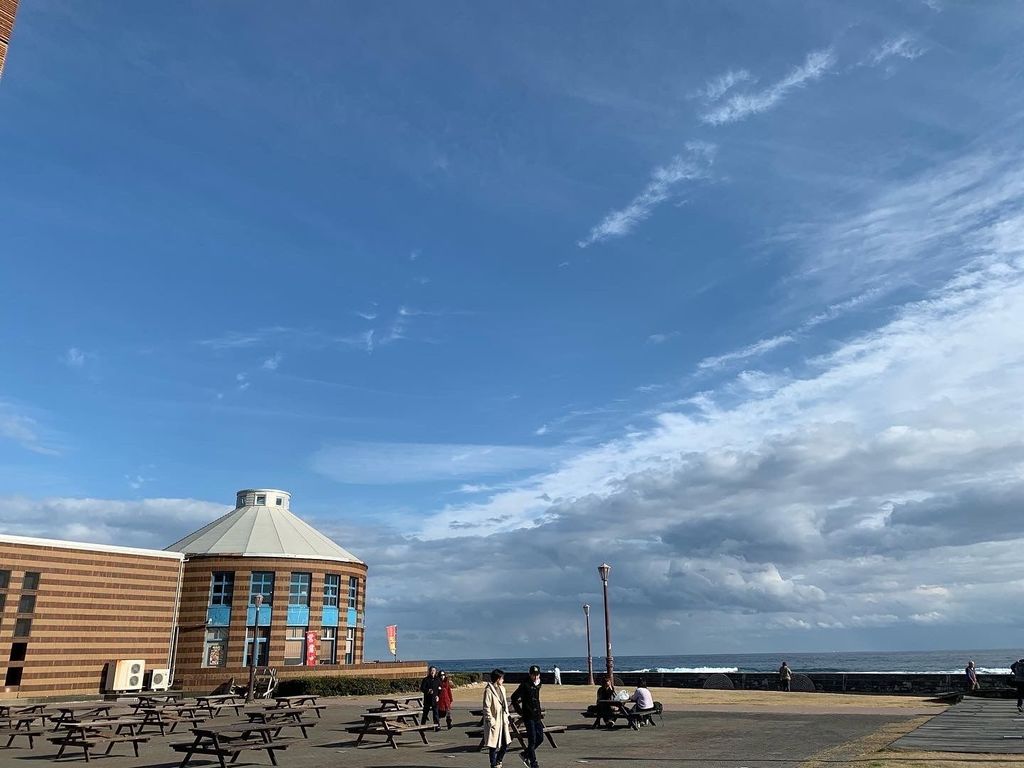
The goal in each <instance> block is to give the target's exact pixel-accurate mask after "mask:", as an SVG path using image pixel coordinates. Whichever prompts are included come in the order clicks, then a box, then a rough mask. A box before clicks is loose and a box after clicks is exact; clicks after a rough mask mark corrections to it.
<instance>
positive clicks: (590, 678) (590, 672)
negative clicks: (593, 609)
mask: <svg viewBox="0 0 1024 768" xmlns="http://www.w3.org/2000/svg"><path fill="white" fill-rule="evenodd" d="M583 615H584V616H586V617H587V685H591V686H592V685H593V684H594V654H593V653H592V652H591V650H590V606H589V605H587V604H586V603H584V604H583Z"/></svg>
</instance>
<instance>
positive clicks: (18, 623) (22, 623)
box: [13, 618, 32, 637]
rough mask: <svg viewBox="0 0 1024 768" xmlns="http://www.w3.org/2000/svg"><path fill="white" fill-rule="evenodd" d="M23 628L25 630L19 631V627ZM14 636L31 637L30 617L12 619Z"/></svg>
mask: <svg viewBox="0 0 1024 768" xmlns="http://www.w3.org/2000/svg"><path fill="white" fill-rule="evenodd" d="M23 627H24V628H25V629H26V631H24V632H22V631H20V630H21V628H23ZM13 636H14V637H32V619H26V618H21V619H15V620H14V635H13Z"/></svg>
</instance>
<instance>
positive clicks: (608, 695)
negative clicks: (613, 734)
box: [597, 677, 615, 728]
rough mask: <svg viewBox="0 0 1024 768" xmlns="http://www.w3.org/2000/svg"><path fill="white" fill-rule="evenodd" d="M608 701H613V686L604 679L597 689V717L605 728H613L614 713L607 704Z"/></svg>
mask: <svg viewBox="0 0 1024 768" xmlns="http://www.w3.org/2000/svg"><path fill="white" fill-rule="evenodd" d="M610 701H615V686H614V685H612V679H611V678H610V677H606V678H605V679H604V680H602V681H601V687H600V688H598V689H597V716H598V717H599V718H600V719H601V722H602V723H603V724H604V726H605V727H606V728H614V727H615V713H614V712H612V707H611V704H609V703H608V702H610Z"/></svg>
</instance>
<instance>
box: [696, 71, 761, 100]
mask: <svg viewBox="0 0 1024 768" xmlns="http://www.w3.org/2000/svg"><path fill="white" fill-rule="evenodd" d="M753 79H754V76H753V75H751V74H750V72H748V71H747V70H745V69H730V70H729V71H727V72H723V73H722V74H720V75H718V77H713V78H711V79H710V80H708V81H707V83H705V84H704V87H703V88H701V89H700V90H699V91H698V92H697V96H699V97H701V98H703V99H706V100H707V101H718V100H719V99H720V98H722V97H723V96H724V95H725V94H726V93H727V92H729V91H730V90H732V88H734V87H735V86H737V85H739V84H741V83H749V82H751V81H752V80H753Z"/></svg>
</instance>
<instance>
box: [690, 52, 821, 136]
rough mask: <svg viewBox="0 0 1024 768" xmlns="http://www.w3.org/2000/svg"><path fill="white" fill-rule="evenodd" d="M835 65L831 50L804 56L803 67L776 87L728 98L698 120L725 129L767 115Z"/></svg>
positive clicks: (798, 68)
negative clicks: (765, 113) (783, 100)
mask: <svg viewBox="0 0 1024 768" xmlns="http://www.w3.org/2000/svg"><path fill="white" fill-rule="evenodd" d="M835 63H836V56H835V54H834V53H833V51H832V49H831V48H824V49H822V50H820V51H812V52H811V53H809V54H807V58H806V59H805V60H804V63H803V64H801V65H800V66H798V67H796V68H794V69H793V70H792V71H791V72H790V73H789V74H787V75H786V76H785V77H784V78H782V79H781V80H779V81H778V82H777V83H773V84H772V85H770V86H768V87H767V88H765V89H763V90H761V91H756V92H754V93H743V94H736V95H735V96H731V97H730V98H729V99H728V100H726V101H725V103H724V104H722V105H721V106H719V107H716V108H714V109H711V110H709V111H707V112H705V113H704V114H702V115H701V116H700V119H701V121H702V122H704V123H707V124H708V125H725V124H727V123H735V122H737V121H739V120H743V119H744V118H746V117H749V116H750V115H756V114H760V113H761V112H767V111H768V110H769V109H771V108H772V107H774V106H775V105H776V104H778V103H779V102H780V101H782V99H784V98H785V97H786V95H787V94H789V93H790V92H791V91H793V90H795V89H797V88H801V87H802V86H804V85H806V84H807V83H809V82H813V81H815V80H819V79H820V78H822V77H823V76H824V75H825V74H826V73H827V72H828V70H829V68H830V67H832V66H833V65H834V64H835Z"/></svg>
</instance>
